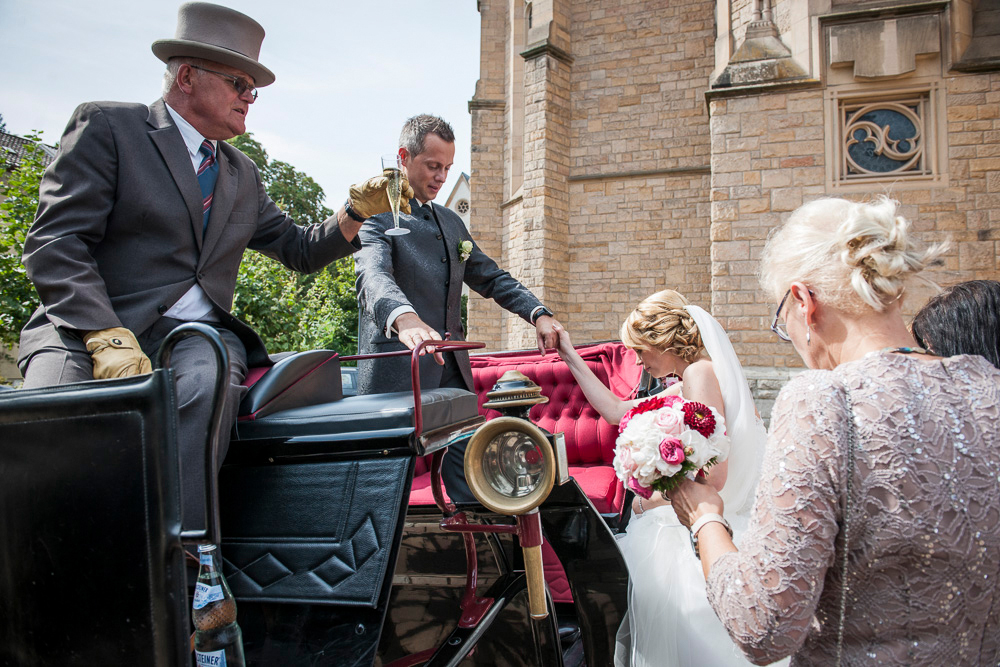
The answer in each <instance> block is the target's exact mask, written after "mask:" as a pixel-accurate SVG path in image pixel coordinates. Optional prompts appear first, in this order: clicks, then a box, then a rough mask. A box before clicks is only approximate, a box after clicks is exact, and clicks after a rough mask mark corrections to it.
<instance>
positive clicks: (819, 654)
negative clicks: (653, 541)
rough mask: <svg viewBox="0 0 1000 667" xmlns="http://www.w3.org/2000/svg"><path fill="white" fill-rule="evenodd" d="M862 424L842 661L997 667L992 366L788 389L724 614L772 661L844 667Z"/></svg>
mask: <svg viewBox="0 0 1000 667" xmlns="http://www.w3.org/2000/svg"><path fill="white" fill-rule="evenodd" d="M847 390H849V391H850V401H851V402H852V403H853V410H850V409H849V408H848V403H847V397H846V395H845V394H846V391H847ZM852 418H853V421H854V425H855V427H856V429H857V430H856V434H857V436H856V441H857V447H856V450H855V452H856V454H855V465H854V470H853V471H851V474H852V475H853V477H852V501H851V502H852V511H851V516H850V544H849V545H848V553H849V558H850V561H849V567H848V574H847V587H848V594H847V604H846V609H847V612H846V620H845V627H844V642H843V658H844V664H848V665H862V664H864V665H869V664H891V665H935V666H937V665H946V666H947V667H954V666H956V665H997V664H998V662H1000V589H998V580H1000V371H998V370H997V369H996V368H994V367H993V366H991V365H990V364H989V363H988V362H987V361H985V360H984V359H983V358H982V357H974V356H957V357H951V358H947V359H942V360H939V361H922V360H921V359H918V358H914V357H910V356H907V355H903V354H896V353H891V352H881V353H872V354H869V355H868V356H866V357H864V358H863V359H860V360H858V361H855V362H851V363H847V364H843V365H841V366H839V367H838V368H836V369H835V370H833V371H809V372H805V373H803V374H801V375H799V376H798V377H796V378H794V379H793V380H792V381H791V382H789V384H788V385H787V386H786V387H785V388H784V389H783V390H782V392H781V394H780V396H779V398H778V401H777V404H776V405H775V409H774V412H773V415H772V421H771V435H770V438H769V440H768V447H767V451H766V454H765V459H764V467H763V473H762V476H761V480H760V486H759V487H758V491H757V501H756V503H755V506H754V510H753V516H752V518H751V522H750V525H749V527H748V528H747V531H746V533H745V535H744V539H743V542H742V544H740V550H739V551H738V552H735V553H729V554H726V555H724V556H722V557H721V558H719V559H718V560H717V561H716V562H715V563H714V564H713V566H712V569H711V572H710V574H709V577H708V582H707V588H708V598H709V601H710V603H711V605H712V608H713V609H715V611H716V612H717V613H718V615H719V617H720V618H721V619H722V620H723V622H724V623H725V625H726V627H727V628H728V630H729V633H730V635H731V636H732V637H733V639H734V640H735V641H736V642H737V643H739V644H740V645H741V646H742V648H743V650H744V651H746V652H747V654H748V655H751V656H753V657H754V659H755V660H756V661H758V662H762V661H767V660H769V659H774V658H777V657H780V656H785V655H789V654H792V653H794V654H795V656H794V657H793V659H792V665H833V664H834V663H835V656H836V648H837V628H838V624H839V622H840V612H839V609H840V596H841V584H842V582H841V567H842V566H841V555H842V553H843V552H842V549H843V546H842V544H841V541H842V540H841V539H840V538H839V537H838V535H839V533H840V531H841V526H842V516H843V508H844V507H845V499H846V483H845V480H846V477H845V471H846V466H847V447H848V438H849V432H850V431H849V429H850V426H849V420H850V419H852Z"/></svg>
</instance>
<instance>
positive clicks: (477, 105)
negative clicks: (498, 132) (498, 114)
mask: <svg viewBox="0 0 1000 667" xmlns="http://www.w3.org/2000/svg"><path fill="white" fill-rule="evenodd" d="M506 107H507V103H506V102H504V101H503V100H477V99H471V100H469V113H472V112H473V111H481V110H484V109H488V110H498V111H503V110H504V109H505V108H506Z"/></svg>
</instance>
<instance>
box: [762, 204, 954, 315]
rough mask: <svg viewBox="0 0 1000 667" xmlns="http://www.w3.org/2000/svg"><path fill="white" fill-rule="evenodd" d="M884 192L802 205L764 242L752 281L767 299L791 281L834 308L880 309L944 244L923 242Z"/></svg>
mask: <svg viewBox="0 0 1000 667" xmlns="http://www.w3.org/2000/svg"><path fill="white" fill-rule="evenodd" d="M898 206H899V202H897V201H894V200H892V199H889V198H888V197H885V196H880V197H878V198H877V199H876V200H875V201H874V202H872V203H862V202H852V201H848V200H846V199H837V198H828V199H817V200H816V201H812V202H809V203H808V204H803V205H802V206H800V207H799V208H798V209H796V210H795V211H794V212H793V213H792V215H791V216H790V217H789V218H788V220H787V221H786V222H785V224H784V225H782V226H781V227H779V228H778V229H776V230H775V232H774V233H772V234H771V236H770V238H769V239H768V240H767V245H766V246H765V247H764V253H763V256H762V258H761V271H760V283H761V286H762V287H763V288H764V290H765V291H767V292H768V294H770V295H771V298H772V299H773V300H774V302H775V303H777V302H778V300H780V299H781V297H782V295H784V293H785V291H786V290H787V289H788V287H789V285H791V283H792V282H794V281H801V282H803V283H805V284H807V285H808V286H809V287H810V288H811V289H812V290H813V291H814V292H815V293H816V294H818V295H819V298H820V299H821V300H823V301H825V302H826V303H828V304H830V305H831V306H833V307H835V308H839V309H841V310H845V311H847V312H852V313H855V314H860V313H861V312H863V311H864V310H865V308H866V307H867V308H871V309H873V310H875V311H879V312H881V311H882V310H884V309H885V308H886V307H888V306H890V305H891V304H893V303H894V302H896V301H898V300H899V299H900V297H902V296H903V290H904V289H905V288H906V284H907V282H908V281H909V280H910V279H911V278H914V277H917V276H918V275H919V274H920V273H921V272H922V271H923V270H924V269H926V268H927V267H929V266H932V265H935V264H939V263H940V260H939V257H940V255H941V253H942V252H943V251H944V249H945V246H944V245H934V246H930V247H927V246H924V245H922V244H920V243H919V242H918V241H917V240H916V239H915V238H913V233H912V232H911V231H910V223H909V222H908V221H907V220H906V219H905V218H904V217H903V216H901V215H899V214H898V213H897V212H896V210H897V208H898Z"/></svg>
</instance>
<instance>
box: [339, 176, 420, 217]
mask: <svg viewBox="0 0 1000 667" xmlns="http://www.w3.org/2000/svg"><path fill="white" fill-rule="evenodd" d="M388 186H389V178H388V177H387V176H375V177H374V178H369V179H368V180H367V181H365V182H364V183H357V184H355V185H352V186H351V190H350V197H351V208H353V209H354V212H355V213H357V214H358V215H360V216H361V217H362V218H370V217H372V216H373V215H378V214H379V213H388V212H389V211H390V210H391V209H390V208H389V195H388V194H387V193H386V188H387V187H388ZM412 197H413V188H411V187H410V182H409V181H407V180H406V176H403V178H402V180H401V182H400V184H399V210H400V211H402V212H403V213H410V199H411V198H412Z"/></svg>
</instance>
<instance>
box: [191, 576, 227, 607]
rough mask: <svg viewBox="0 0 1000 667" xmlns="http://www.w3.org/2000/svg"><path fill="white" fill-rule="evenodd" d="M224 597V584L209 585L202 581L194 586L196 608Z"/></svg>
mask: <svg viewBox="0 0 1000 667" xmlns="http://www.w3.org/2000/svg"><path fill="white" fill-rule="evenodd" d="M221 599H222V586H209V585H208V584H203V583H201V582H200V581H199V582H198V583H197V584H195V586H194V605H193V606H194V608H195V609H201V608H202V607H204V606H205V605H207V604H208V603H209V602H215V601H216V600H221Z"/></svg>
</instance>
